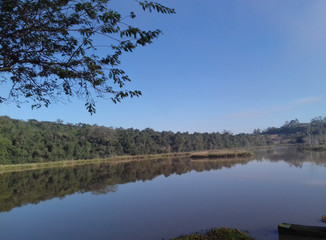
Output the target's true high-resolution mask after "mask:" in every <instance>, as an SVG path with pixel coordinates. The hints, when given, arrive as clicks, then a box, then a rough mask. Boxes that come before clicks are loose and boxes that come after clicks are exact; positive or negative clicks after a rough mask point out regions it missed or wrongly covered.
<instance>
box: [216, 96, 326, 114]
mask: <svg viewBox="0 0 326 240" xmlns="http://www.w3.org/2000/svg"><path fill="white" fill-rule="evenodd" d="M322 100H323V98H322V97H307V98H299V99H295V100H294V101H291V102H289V103H285V104H283V105H281V106H273V107H266V108H262V109H254V110H249V111H243V112H238V113H234V114H229V115H223V116H219V117H218V118H219V119H244V118H259V117H267V116H269V115H271V114H275V113H279V112H282V111H289V110H291V109H293V108H298V107H301V106H306V105H311V104H315V103H318V102H320V101H322Z"/></svg>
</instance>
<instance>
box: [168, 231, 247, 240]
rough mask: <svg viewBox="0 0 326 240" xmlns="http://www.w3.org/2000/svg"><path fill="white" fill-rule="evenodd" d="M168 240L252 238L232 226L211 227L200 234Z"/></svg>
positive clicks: (238, 239)
mask: <svg viewBox="0 0 326 240" xmlns="http://www.w3.org/2000/svg"><path fill="white" fill-rule="evenodd" d="M170 240H253V238H252V237H250V236H248V235H246V234H244V233H242V232H240V231H239V230H237V229H232V228H219V229H211V230H210V231H208V232H206V233H204V234H200V233H194V234H191V235H184V236H180V237H177V238H173V239H170Z"/></svg>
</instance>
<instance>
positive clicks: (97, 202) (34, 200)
mask: <svg viewBox="0 0 326 240" xmlns="http://www.w3.org/2000/svg"><path fill="white" fill-rule="evenodd" d="M322 215H326V153H325V152H310V151H304V152H302V151H298V150H297V149H295V148H275V149H265V150H259V151H257V152H256V153H255V157H254V158H253V159H232V160H191V159H158V160H150V161H149V160H146V161H137V162H129V163H119V164H111V165H109V164H101V165H89V166H79V167H71V168H66V169H48V170H37V171H27V172H16V173H3V174H0V239H1V240H29V239H33V240H41V239H42V240H44V239H47V240H52V239H53V240H58V239H60V240H65V239H67V240H68V239H69V240H72V239H78V240H84V239H85V240H86V239H92V240H104V239H105V240H108V239H112V240H120V239H121V240H124V239H128V240H129V239H130V240H140V239H142V240H144V239H145V240H146V239H153V240H154V239H160V240H161V239H169V238H172V237H176V236H179V235H181V234H187V233H193V232H201V231H205V230H207V229H209V228H212V227H232V228H237V229H240V230H242V231H248V232H249V235H251V236H253V237H254V238H255V239H266V240H276V239H278V233H277V225H278V223H280V222H290V223H298V224H307V225H320V226H325V227H326V224H325V223H322V222H321V221H320V219H321V216H322Z"/></svg>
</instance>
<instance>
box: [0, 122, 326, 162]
mask: <svg viewBox="0 0 326 240" xmlns="http://www.w3.org/2000/svg"><path fill="white" fill-rule="evenodd" d="M283 144H296V145H300V146H301V147H302V148H309V149H311V148H315V149H318V150H323V149H324V147H323V146H325V144H326V120H325V119H322V118H320V117H319V118H315V119H313V120H312V121H311V123H299V122H298V121H297V120H293V121H291V122H289V123H286V124H284V125H283V126H282V127H280V128H268V129H267V130H264V131H262V132H261V131H259V130H255V131H254V133H253V134H244V133H241V134H236V135H235V134H231V133H229V132H223V133H218V132H216V133H192V134H190V133H188V132H185V133H180V132H177V133H173V132H170V131H169V132H168V131H163V132H157V131H154V130H153V129H150V128H147V129H145V130H142V131H140V130H137V129H133V128H129V129H123V128H108V127H103V126H97V125H88V124H82V123H79V124H69V123H68V124H63V123H62V121H60V120H58V121H57V122H38V121H36V120H29V121H21V120H15V119H11V118H9V117H5V116H4V117H0V164H13V163H14V164H22V163H40V162H51V161H59V160H76V159H96V158H108V157H114V156H123V155H147V154H164V153H179V152H195V151H211V150H218V149H225V148H253V147H258V146H268V145H283Z"/></svg>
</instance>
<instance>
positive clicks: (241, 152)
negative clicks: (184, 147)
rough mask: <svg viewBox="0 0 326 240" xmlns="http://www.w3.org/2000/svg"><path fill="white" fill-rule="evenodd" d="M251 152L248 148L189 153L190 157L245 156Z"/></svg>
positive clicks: (251, 154) (249, 155) (250, 155)
mask: <svg viewBox="0 0 326 240" xmlns="http://www.w3.org/2000/svg"><path fill="white" fill-rule="evenodd" d="M252 156H253V153H252V152H251V151H248V150H220V151H204V152H195V153H191V154H190V157H191V158H247V157H252Z"/></svg>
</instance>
